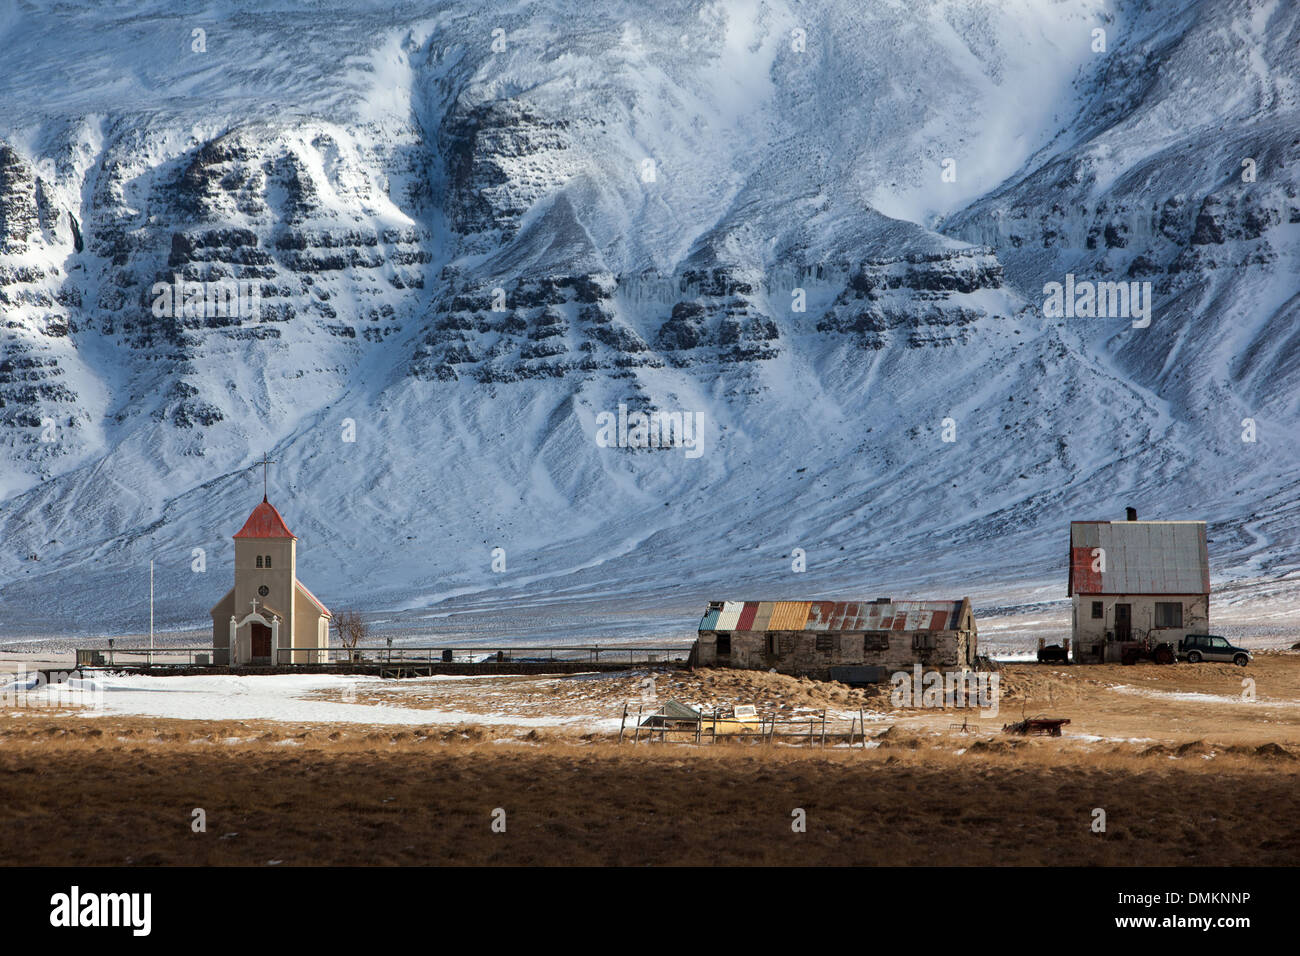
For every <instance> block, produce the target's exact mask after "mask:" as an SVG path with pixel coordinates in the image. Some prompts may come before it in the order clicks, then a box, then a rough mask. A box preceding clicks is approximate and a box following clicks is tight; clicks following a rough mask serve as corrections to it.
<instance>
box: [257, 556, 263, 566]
mask: <svg viewBox="0 0 1300 956" xmlns="http://www.w3.org/2000/svg"><path fill="white" fill-rule="evenodd" d="M257 566H258V567H259V568H260V567H261V566H262V556H261V555H260V554H259V555H258V556H257Z"/></svg>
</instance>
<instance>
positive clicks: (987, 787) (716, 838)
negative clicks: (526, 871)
mask: <svg viewBox="0 0 1300 956" xmlns="http://www.w3.org/2000/svg"><path fill="white" fill-rule="evenodd" d="M503 738H508V739H511V740H512V741H513V742H511V743H493V741H494V740H501V739H503ZM236 739H237V740H236ZM232 740H235V741H236V742H228V741H232ZM875 743H876V744H877V746H875V747H874V748H871V749H865V750H863V749H855V750H851V751H850V750H817V749H814V750H797V749H793V748H783V747H772V748H767V747H754V746H743V745H734V746H717V747H702V748H694V747H659V746H644V745H643V746H639V747H635V748H634V747H630V746H627V745H624V746H622V747H620V746H617V745H615V744H612V743H608V742H605V741H602V740H596V739H589V740H587V741H583V740H581V739H577V738H574V737H571V736H564V735H561V734H558V733H554V734H553V733H549V732H538V731H528V732H524V731H516V732H515V734H514V735H513V736H512V735H511V734H510V732H507V731H502V730H500V729H498V728H493V729H491V730H490V731H485V730H483V729H481V728H478V727H462V728H434V727H427V728H412V729H400V730H394V729H388V728H384V729H378V728H365V727H360V728H358V727H350V728H346V729H342V728H334V727H292V726H286V725H282V724H232V723H207V722H196V721H156V720H146V719H139V718H97V719H85V718H78V717H74V716H44V717H42V718H40V719H30V718H20V719H12V718H5V719H0V859H3V860H4V861H5V862H7V863H11V864H14V863H18V864H22V863H26V864H74V863H82V864H92V865H98V864H123V863H136V864H162V865H190V864H251V865H265V864H268V863H271V862H272V861H280V862H282V863H284V864H286V865H294V864H430V863H446V864H560V863H580V864H613V863H617V864H627V865H641V864H655V865H663V864H712V863H772V864H796V865H799V864H895V865H914V864H969V863H989V864H1059V863H1061V862H1062V861H1070V862H1073V863H1080V864H1155V865H1165V864H1193V865H1195V864H1202V865H1204V864H1227V865H1263V864H1291V863H1293V862H1294V860H1295V859H1296V855H1297V853H1298V852H1300V828H1297V826H1296V822H1295V821H1296V820H1297V818H1298V815H1300V787H1297V784H1298V783H1300V761H1297V760H1296V759H1295V758H1294V757H1292V756H1291V755H1290V752H1289V751H1288V750H1287V749H1286V748H1267V747H1265V748H1264V749H1263V750H1260V749H1259V747H1253V748H1252V747H1247V746H1244V745H1243V746H1238V745H1235V744H1229V745H1226V746H1220V745H1218V744H1217V743H1210V744H1206V743H1204V742H1202V743H1200V744H1198V745H1196V746H1193V747H1190V748H1187V749H1186V750H1184V751H1183V752H1182V754H1181V755H1180V754H1178V753H1177V752H1176V750H1175V749H1173V748H1171V749H1170V751H1169V752H1161V751H1156V752H1151V750H1150V747H1148V746H1144V745H1120V744H1117V745H1112V746H1098V745H1096V744H1093V745H1091V748H1090V749H1089V748H1084V747H1083V745H1081V744H1078V743H1073V744H1072V743H1070V742H1069V741H1059V740H1048V739H1030V740H1019V739H1010V738H1005V737H981V738H979V739H977V740H974V741H972V740H969V739H963V738H960V737H955V736H951V735H936V734H930V733H925V732H918V731H914V730H907V729H904V728H903V727H902V726H901V725H899V726H895V727H894V728H893V729H891V730H890V731H889V732H888V733H886V734H884V735H883V736H882V737H881V738H879V739H878V740H877V741H875ZM1161 746H1163V745H1161ZM963 749H964V751H965V752H961V753H959V752H958V751H959V750H963ZM1207 754H1212V756H1210V757H1209V758H1208V759H1207ZM195 807H202V808H204V809H205V810H206V811H207V822H208V831H207V833H202V834H196V833H193V832H191V829H190V820H191V811H192V810H193V808H195ZM496 807H502V808H504V809H505V810H506V812H507V832H506V833H504V834H497V833H493V832H492V831H491V828H490V815H491V812H492V810H493V809H494V808H496ZM796 807H801V808H803V809H805V810H806V811H807V815H808V830H807V832H806V833H801V834H800V833H794V832H792V830H791V826H790V822H791V810H792V809H794V808H796ZM1094 807H1101V808H1104V809H1105V810H1106V811H1107V814H1108V818H1109V819H1108V823H1109V826H1108V830H1107V832H1106V833H1105V834H1095V833H1092V832H1091V830H1090V824H1091V822H1092V810H1093V808H1094Z"/></svg>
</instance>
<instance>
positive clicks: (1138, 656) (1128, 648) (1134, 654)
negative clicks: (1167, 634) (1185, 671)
mask: <svg viewBox="0 0 1300 956" xmlns="http://www.w3.org/2000/svg"><path fill="white" fill-rule="evenodd" d="M1175 657H1176V655H1175V653H1174V645H1173V644H1172V643H1171V642H1169V641H1157V640H1156V639H1155V638H1153V637H1152V636H1151V632H1150V631H1148V632H1147V636H1146V637H1144V638H1142V640H1140V641H1125V642H1124V643H1123V644H1121V645H1120V648H1119V662H1120V663H1121V664H1136V663H1137V662H1138V661H1153V662H1155V663H1156V664H1172V663H1173V662H1174V660H1175Z"/></svg>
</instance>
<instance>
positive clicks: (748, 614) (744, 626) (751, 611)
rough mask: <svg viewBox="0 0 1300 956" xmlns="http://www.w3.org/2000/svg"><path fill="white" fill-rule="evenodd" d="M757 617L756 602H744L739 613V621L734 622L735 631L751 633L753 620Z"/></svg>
mask: <svg viewBox="0 0 1300 956" xmlns="http://www.w3.org/2000/svg"><path fill="white" fill-rule="evenodd" d="M757 615H758V602H757V601H746V602H745V606H744V608H743V609H742V610H741V612H740V620H739V621H737V622H736V630H738V631H752V630H753V629H754V618H755V617H756V616H757Z"/></svg>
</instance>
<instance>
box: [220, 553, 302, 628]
mask: <svg viewBox="0 0 1300 956" xmlns="http://www.w3.org/2000/svg"><path fill="white" fill-rule="evenodd" d="M295 544H296V542H295V541H294V539H293V538H239V539H236V541H235V599H234V606H235V612H234V613H235V616H236V617H238V618H239V620H241V621H242V620H243V619H244V617H245V616H246V615H247V614H248V613H249V612H250V611H252V609H253V608H252V600H253V598H257V602H258V607H259V608H261V607H263V606H265V607H266V608H268V609H270V610H272V611H274V612H275V613H276V614H277V615H279V617H280V641H281V644H282V645H283V646H288V637H289V635H290V634H292V633H293V628H294V624H295V614H294V604H295V600H294V598H295V595H294V591H295V588H294V580H295V576H296V574H297V567H296V565H297V549H296V547H295ZM259 554H260V555H262V556H263V557H264V558H265V556H266V555H270V557H271V567H270V568H269V569H267V568H265V567H263V568H259V567H257V556H258V555H259ZM263 586H265V587H266V588H267V589H268V593H267V594H266V596H262V595H260V594H258V593H257V592H258V588H260V587H263ZM227 626H229V622H228V621H227ZM248 631H249V627H248V626H244V627H242V628H240V630H239V639H240V642H241V645H242V644H243V643H244V642H245V640H246V639H247V638H248V636H249V635H248Z"/></svg>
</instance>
